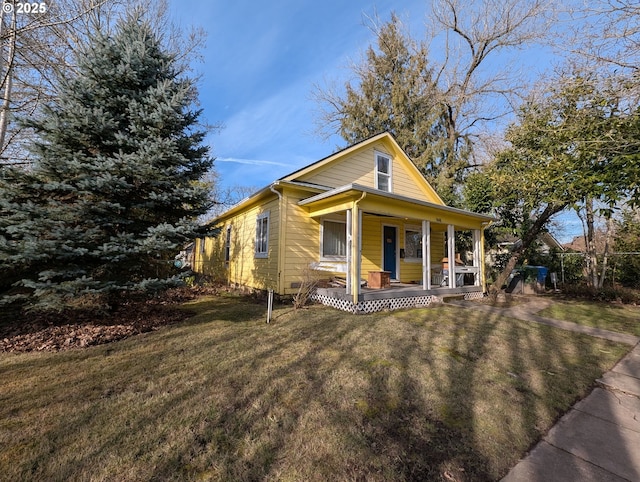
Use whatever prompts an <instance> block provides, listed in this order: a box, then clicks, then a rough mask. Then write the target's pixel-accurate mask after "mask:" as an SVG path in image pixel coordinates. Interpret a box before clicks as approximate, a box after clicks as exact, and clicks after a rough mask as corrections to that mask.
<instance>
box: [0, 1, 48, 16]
mask: <svg viewBox="0 0 640 482" xmlns="http://www.w3.org/2000/svg"><path fill="white" fill-rule="evenodd" d="M2 11H3V12H4V13H12V12H13V11H15V12H16V14H39V13H47V4H46V2H4V3H3V4H2Z"/></svg>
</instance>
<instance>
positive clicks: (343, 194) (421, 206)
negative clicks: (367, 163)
mask: <svg viewBox="0 0 640 482" xmlns="http://www.w3.org/2000/svg"><path fill="white" fill-rule="evenodd" d="M354 202H358V204H359V206H360V208H361V209H362V210H363V211H365V212H371V213H375V214H383V215H388V216H393V217H402V218H412V219H419V220H426V221H431V222H435V223H442V224H455V225H457V226H461V227H468V228H474V229H477V228H479V227H483V226H486V225H487V224H489V223H491V222H492V221H494V220H495V218H494V217H493V216H488V215H486V214H479V213H474V212H471V211H466V210H464V209H458V208H452V207H449V206H443V205H441V204H435V203H431V202H428V201H421V200H419V199H414V198H410V197H406V196H401V195H399V194H394V193H389V192H385V191H380V190H379V189H374V188H371V187H367V186H362V185H360V184H347V185H345V186H341V187H338V188H335V189H332V190H330V191H327V192H323V193H320V194H316V195H315V196H312V197H309V198H306V199H303V200H301V201H299V202H298V204H299V205H300V206H305V207H307V208H308V209H309V214H310V216H312V217H317V216H323V215H326V214H330V213H335V212H339V211H344V210H346V209H350V208H351V207H352V205H353V203H354Z"/></svg>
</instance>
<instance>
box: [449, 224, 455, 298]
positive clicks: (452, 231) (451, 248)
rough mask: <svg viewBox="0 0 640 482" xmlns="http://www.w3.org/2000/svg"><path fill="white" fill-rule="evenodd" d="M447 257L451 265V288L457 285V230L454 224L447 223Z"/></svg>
mask: <svg viewBox="0 0 640 482" xmlns="http://www.w3.org/2000/svg"><path fill="white" fill-rule="evenodd" d="M447 259H448V265H449V288H455V287H456V232H455V229H454V228H453V224H449V225H447Z"/></svg>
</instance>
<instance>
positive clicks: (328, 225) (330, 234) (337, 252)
mask: <svg viewBox="0 0 640 482" xmlns="http://www.w3.org/2000/svg"><path fill="white" fill-rule="evenodd" d="M346 256H347V225H346V223H344V222H340V221H329V220H324V221H323V222H322V257H323V258H325V259H342V258H345V257H346Z"/></svg>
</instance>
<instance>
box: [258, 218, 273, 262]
mask: <svg viewBox="0 0 640 482" xmlns="http://www.w3.org/2000/svg"><path fill="white" fill-rule="evenodd" d="M269 218H270V212H269V211H265V212H263V213H260V214H258V215H257V216H256V235H255V244H254V253H255V254H254V257H256V258H268V257H269V232H270V231H271V222H270V219H269ZM263 219H266V220H267V232H266V234H265V236H266V237H265V240H266V243H265V246H264V251H258V222H259V221H262V220H263Z"/></svg>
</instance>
